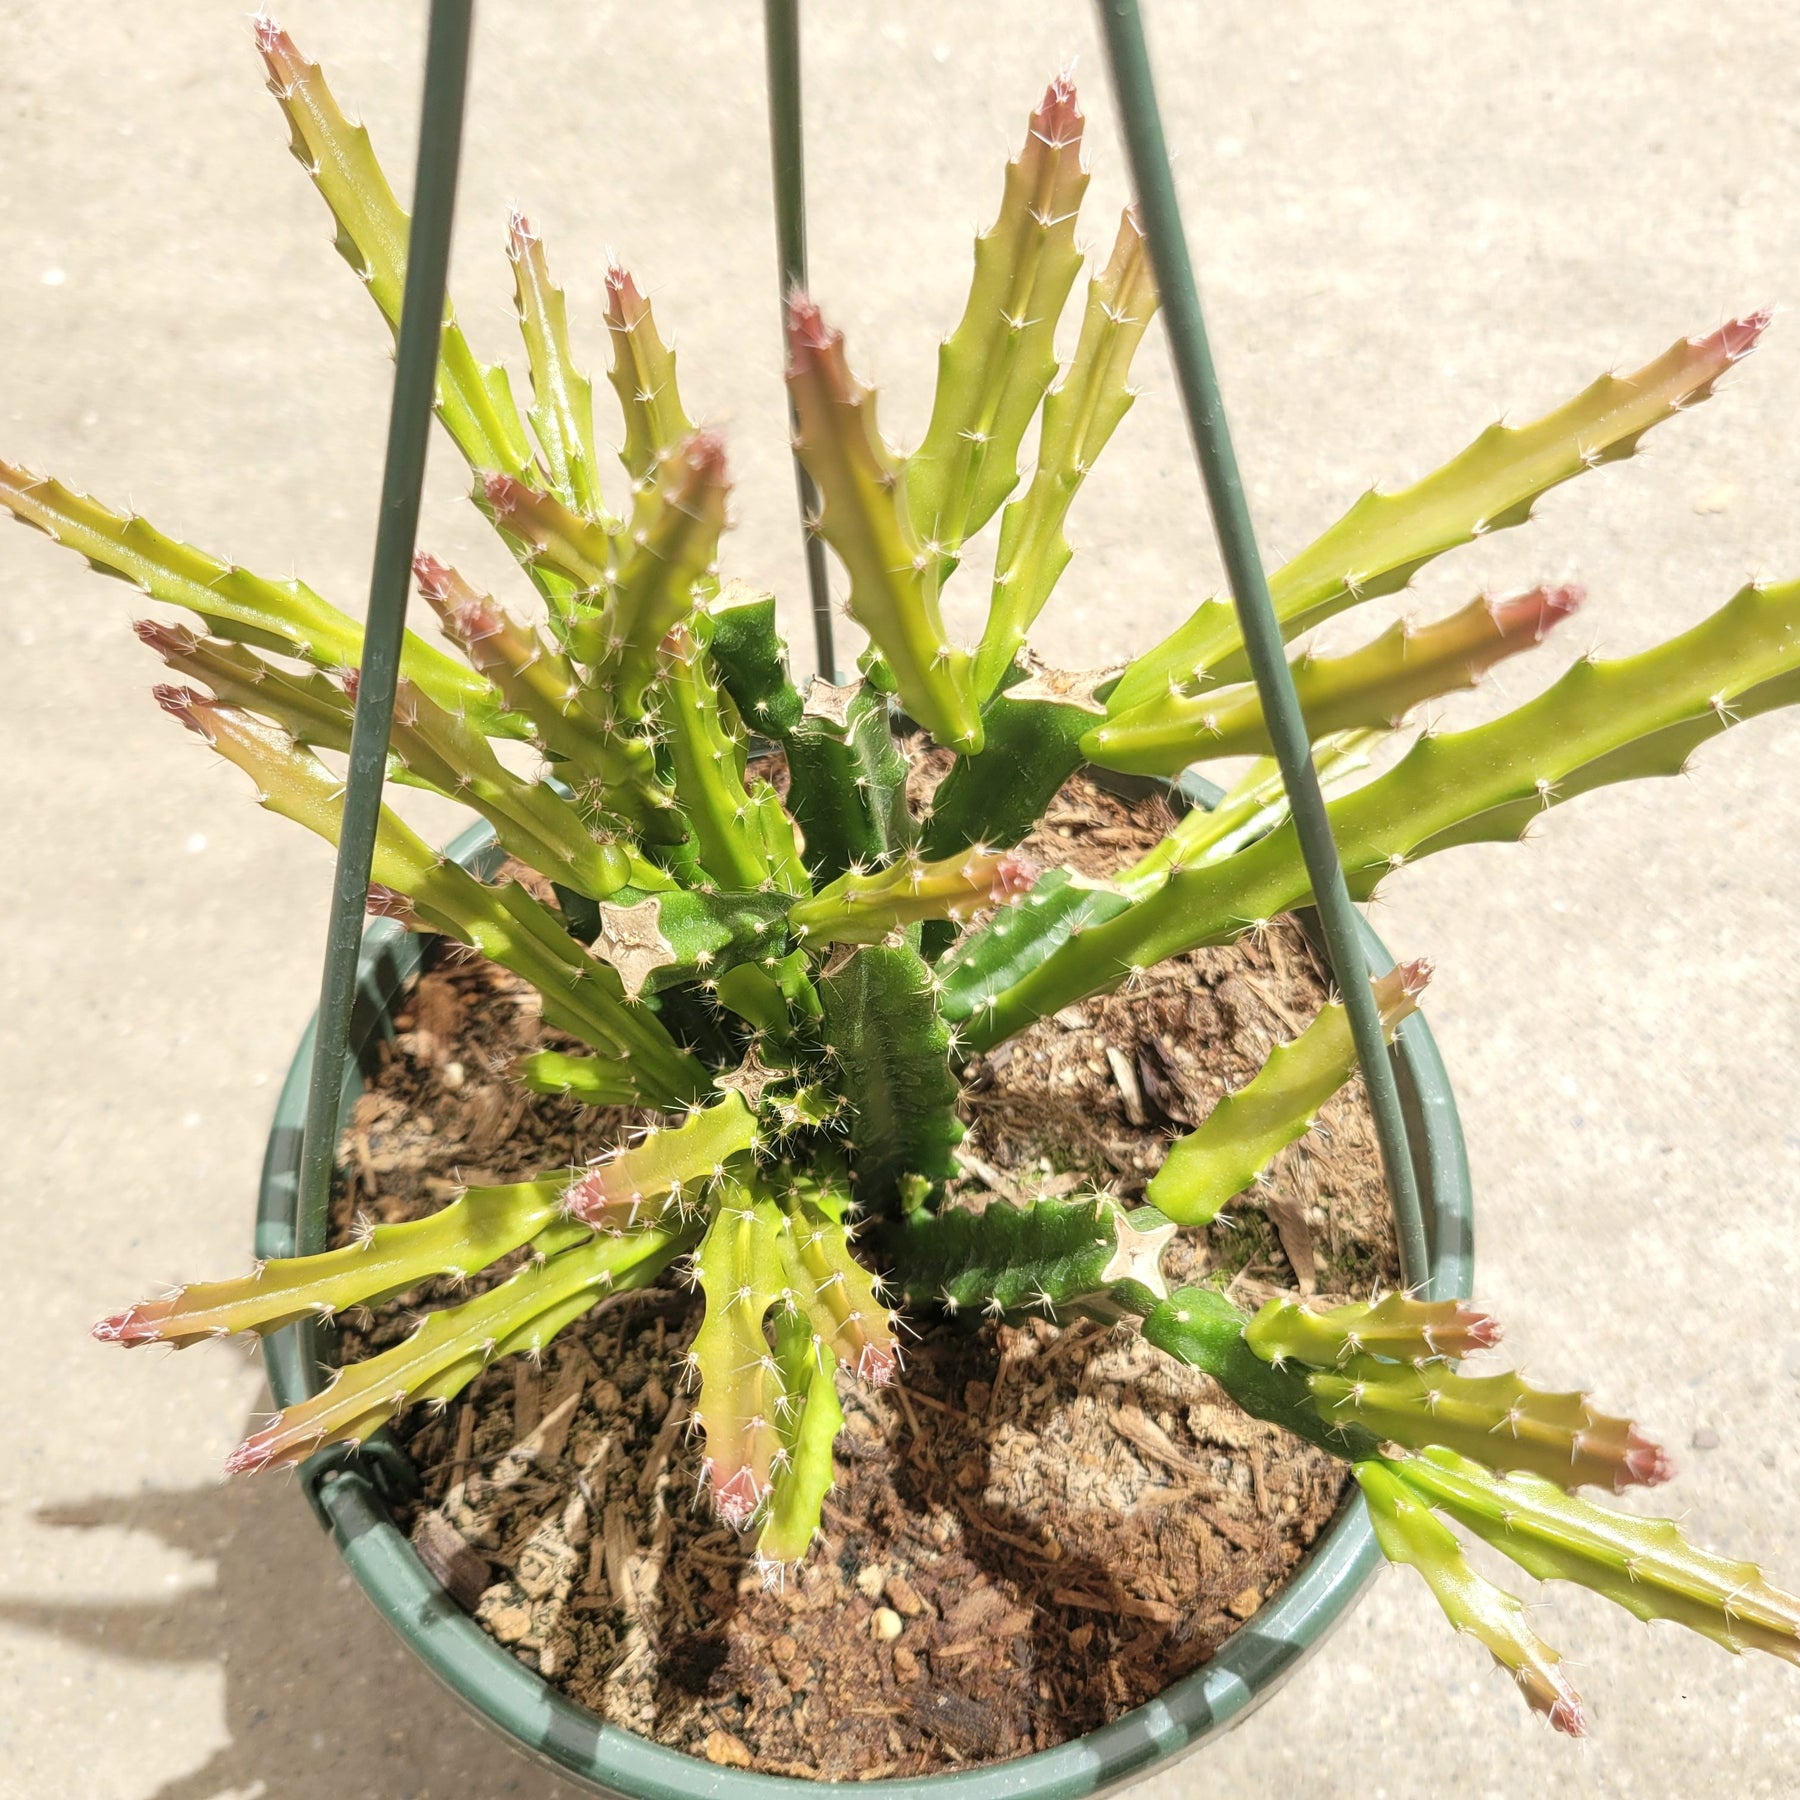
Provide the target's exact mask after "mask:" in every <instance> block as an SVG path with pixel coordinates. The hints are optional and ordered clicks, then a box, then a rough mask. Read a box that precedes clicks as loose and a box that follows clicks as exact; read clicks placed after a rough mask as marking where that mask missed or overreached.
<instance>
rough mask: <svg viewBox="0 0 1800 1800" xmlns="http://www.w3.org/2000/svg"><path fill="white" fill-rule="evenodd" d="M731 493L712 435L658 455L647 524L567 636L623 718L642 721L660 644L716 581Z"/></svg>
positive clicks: (645, 508)
mask: <svg viewBox="0 0 1800 1800" xmlns="http://www.w3.org/2000/svg"><path fill="white" fill-rule="evenodd" d="M730 491H731V483H730V480H729V478H728V477H727V475H726V472H725V444H724V440H723V439H722V438H720V437H719V436H718V434H717V433H716V432H711V431H696V432H694V433H692V434H691V435H690V436H688V437H685V438H683V439H682V440H681V442H680V443H679V444H678V445H677V446H676V447H675V448H674V449H673V450H669V451H665V452H664V453H663V454H662V455H661V456H659V457H658V458H657V461H656V464H655V468H654V474H653V477H652V481H651V485H650V486H649V488H648V489H647V490H646V492H645V495H644V497H643V501H642V503H641V505H640V508H639V510H640V513H641V514H642V515H643V520H644V522H643V523H641V524H639V525H636V526H634V528H633V532H632V548H631V552H630V554H629V555H628V556H627V557H626V558H625V560H624V562H623V563H622V565H621V566H620V568H619V571H618V574H617V577H616V579H615V580H614V583H613V587H612V593H611V597H610V599H609V601H608V603H607V607H606V610H605V612H604V613H602V614H601V615H600V616H599V617H598V618H597V619H584V620H582V621H581V622H580V624H579V625H578V626H577V627H576V628H575V630H574V631H573V633H572V634H571V638H570V642H571V643H572V644H573V646H574V648H575V652H576V654H577V656H579V657H580V658H581V659H582V660H583V661H584V662H587V663H589V664H591V665H592V668H593V672H592V679H593V681H594V682H595V684H596V685H597V686H599V687H602V688H604V689H605V691H606V693H607V697H608V700H609V701H610V703H611V706H612V708H613V709H614V711H615V712H616V713H618V714H619V715H621V716H623V717H625V718H628V719H634V718H637V717H640V716H641V715H642V713H643V711H644V695H645V690H646V689H647V688H648V687H649V685H650V683H651V680H652V679H653V678H654V676H655V674H656V671H657V658H658V653H659V651H660V649H661V647H662V643H663V639H664V638H665V637H666V636H667V635H668V634H669V632H671V631H672V630H674V629H675V627H676V626H678V625H681V624H683V623H685V622H686V621H687V620H688V619H689V618H691V617H692V615H693V613H694V609H695V607H696V606H697V605H698V603H699V602H700V601H701V599H702V598H703V597H704V595H705V594H706V592H707V591H708V590H709V588H710V586H711V584H712V583H713V581H714V578H715V577H714V570H715V567H716V565H717V562H718V555H719V537H720V534H721V533H722V532H723V531H724V529H725V499H726V496H727V495H728V494H729V493H730Z"/></svg>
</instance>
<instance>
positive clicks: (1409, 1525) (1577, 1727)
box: [1355, 1462, 1587, 1737]
mask: <svg viewBox="0 0 1800 1800" xmlns="http://www.w3.org/2000/svg"><path fill="white" fill-rule="evenodd" d="M1355 1475H1356V1479H1357V1482H1358V1484H1359V1485H1360V1486H1361V1488H1362V1491H1363V1498H1364V1499H1365V1500H1367V1501H1368V1504H1369V1518H1370V1521H1371V1522H1372V1523H1373V1525H1374V1527H1375V1540H1376V1542H1377V1543H1379V1544H1380V1545H1381V1551H1382V1554H1383V1555H1384V1556H1385V1557H1386V1558H1387V1559H1388V1561H1389V1562H1391V1563H1399V1564H1403V1565H1405V1566H1407V1567H1410V1568H1414V1569H1417V1570H1418V1571H1419V1573H1420V1575H1421V1576H1423V1577H1424V1580H1425V1585H1426V1586H1427V1587H1428V1588H1430V1589H1431V1595H1432V1598H1433V1599H1434V1600H1436V1601H1437V1603H1438V1605H1439V1606H1441V1607H1442V1608H1443V1609H1444V1616H1445V1617H1446V1618H1447V1619H1448V1620H1449V1621H1450V1623H1451V1624H1452V1625H1454V1626H1455V1627H1456V1629H1457V1630H1458V1631H1466V1632H1467V1633H1468V1634H1469V1635H1470V1636H1471V1637H1473V1638H1475V1639H1476V1640H1477V1641H1478V1642H1479V1643H1481V1644H1482V1645H1484V1646H1485V1647H1486V1649H1487V1650H1488V1652H1489V1654H1490V1655H1492V1657H1493V1659H1494V1661H1495V1662H1497V1663H1498V1664H1499V1665H1500V1667H1501V1668H1503V1669H1504V1670H1505V1671H1506V1672H1507V1674H1508V1675H1510V1676H1511V1677H1512V1679H1513V1681H1514V1682H1515V1683H1516V1684H1517V1686H1518V1689H1519V1694H1520V1696H1521V1697H1522V1698H1523V1700H1524V1701H1525V1704H1526V1705H1527V1706H1529V1707H1530V1708H1531V1710H1532V1711H1533V1712H1535V1713H1540V1714H1542V1715H1543V1717H1545V1718H1546V1719H1548V1720H1549V1721H1550V1723H1551V1724H1552V1725H1553V1726H1555V1727H1556V1729H1557V1730H1558V1731H1562V1732H1567V1733H1568V1735H1569V1736H1570V1737H1584V1736H1585V1735H1586V1734H1587V1720H1586V1718H1585V1716H1584V1714H1583V1712H1582V1708H1581V1696H1580V1695H1579V1694H1578V1693H1576V1691H1575V1689H1574V1687H1573V1686H1572V1685H1571V1684H1570V1682H1569V1678H1568V1676H1567V1675H1565V1674H1564V1673H1563V1669H1562V1657H1561V1656H1560V1655H1559V1654H1558V1653H1557V1652H1556V1651H1555V1650H1553V1649H1551V1647H1550V1646H1549V1645H1548V1644H1546V1643H1545V1642H1544V1640H1543V1639H1542V1638H1540V1637H1539V1636H1538V1635H1537V1633H1536V1632H1535V1631H1533V1630H1532V1629H1531V1626H1530V1625H1529V1623H1527V1621H1526V1617H1525V1608H1524V1607H1523V1606H1522V1605H1521V1604H1520V1603H1519V1602H1518V1601H1517V1600H1516V1599H1514V1598H1513V1596H1512V1595H1511V1594H1508V1593H1505V1592H1503V1591H1502V1590H1501V1589H1499V1588H1497V1587H1495V1586H1494V1585H1493V1583H1492V1582H1490V1581H1487V1580H1486V1579H1484V1578H1483V1577H1482V1576H1480V1575H1478V1574H1477V1573H1476V1572H1475V1570H1474V1569H1473V1568H1471V1567H1470V1565H1469V1560H1468V1558H1467V1557H1466V1556H1464V1555H1463V1552H1462V1546H1461V1545H1460V1544H1458V1543H1457V1541H1456V1538H1455V1536H1454V1534H1453V1533H1452V1532H1451V1531H1450V1529H1449V1528H1448V1527H1447V1526H1446V1525H1444V1524H1443V1522H1442V1521H1441V1520H1439V1519H1437V1518H1436V1517H1435V1516H1434V1515H1433V1514H1432V1511H1431V1508H1430V1507H1429V1506H1427V1505H1425V1504H1424V1502H1423V1501H1422V1500H1421V1499H1420V1498H1419V1496H1418V1495H1417V1494H1415V1493H1414V1492H1413V1491H1412V1489H1411V1488H1410V1487H1408V1486H1407V1485H1406V1483H1405V1482H1403V1481H1400V1480H1399V1479H1397V1478H1396V1476H1395V1475H1394V1473H1393V1471H1392V1470H1390V1469H1389V1468H1387V1467H1386V1466H1385V1465H1383V1464H1381V1463H1378V1462H1359V1463H1358V1464H1356V1467H1355Z"/></svg>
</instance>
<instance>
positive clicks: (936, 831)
mask: <svg viewBox="0 0 1800 1800" xmlns="http://www.w3.org/2000/svg"><path fill="white" fill-rule="evenodd" d="M1105 715H1106V709H1105V708H1104V707H1103V706H1101V705H1100V703H1099V702H1098V701H1097V700H1094V699H1093V698H1092V685H1091V681H1090V680H1089V679H1088V678H1087V677H1083V676H1078V675H1066V674H1064V673H1062V672H1061V671H1060V670H1053V669H1037V670H1034V671H1033V672H1032V673H1031V674H1030V676H1029V677H1028V678H1027V679H1026V680H1024V681H1022V682H1020V683H1019V684H1018V685H1017V686H1015V687H1011V688H1008V689H1005V690H1004V691H1002V692H1000V693H998V694H996V695H995V696H994V697H993V699H991V700H990V701H988V703H987V704H986V706H984V707H983V708H982V709H981V729H982V748H981V754H980V755H979V756H959V757H958V758H957V759H956V761H955V763H954V764H953V765H952V767H951V769H950V773H949V774H948V775H946V776H945V777H944V779H943V781H942V782H940V783H939V785H938V789H937V792H936V793H935V794H933V795H932V797H931V812H930V815H929V817H928V818H927V819H926V821H925V827H924V832H923V836H922V840H921V841H922V845H923V848H924V851H925V854H926V855H927V856H930V857H938V856H950V855H953V854H954V853H955V852H956V851H958V850H961V849H963V848H964V847H965V846H966V845H969V844H992V845H999V846H1002V847H1006V846H1010V845H1013V844H1016V843H1018V842H1019V841H1020V840H1021V839H1022V838H1024V837H1026V836H1028V835H1029V834H1030V833H1031V832H1032V831H1033V830H1034V829H1035V828H1036V826H1037V823H1038V821H1039V820H1040V819H1041V818H1042V817H1043V816H1044V809H1045V807H1047V806H1048V805H1049V804H1050V802H1051V800H1052V799H1054V798H1055V796H1056V793H1057V791H1058V790H1059V789H1060V788H1061V787H1062V785H1063V783H1064V782H1065V781H1067V780H1068V779H1069V777H1070V776H1071V775H1073V774H1074V773H1075V771H1076V769H1078V768H1079V767H1080V766H1081V762H1082V753H1081V739H1082V734H1083V733H1084V732H1086V731H1088V730H1090V729H1091V728H1092V727H1093V725H1094V724H1095V722H1096V720H1097V719H1103V718H1104V717H1105Z"/></svg>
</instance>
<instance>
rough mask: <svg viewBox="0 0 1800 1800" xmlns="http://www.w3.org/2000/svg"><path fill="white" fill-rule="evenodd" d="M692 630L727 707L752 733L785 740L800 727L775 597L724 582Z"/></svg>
mask: <svg viewBox="0 0 1800 1800" xmlns="http://www.w3.org/2000/svg"><path fill="white" fill-rule="evenodd" d="M696 623H697V625H698V626H699V627H700V628H701V629H702V630H703V632H704V636H705V641H706V648H707V653H708V654H709V655H710V656H711V657H712V660H713V666H714V668H716V669H717V670H718V674H719V680H720V682H721V683H722V684H723V686H724V688H725V691H726V693H728V694H729V695H730V696H731V698H732V702H733V703H734V704H735V705H736V707H737V709H738V712H739V714H740V715H741V716H742V717H743V720H744V723H745V724H746V725H748V726H749V727H750V729H751V730H752V731H760V732H762V733H763V734H764V735H765V736H767V737H771V738H785V737H786V736H787V735H788V733H789V732H791V731H792V730H793V729H794V727H795V726H796V725H798V724H799V723H800V705H801V702H800V692H799V690H798V689H797V688H796V687H795V686H794V683H793V680H792V678H791V677H790V676H789V674H788V660H787V642H786V640H785V639H784V638H783V637H782V635H781V632H780V631H779V630H778V629H777V627H776V623H775V596H774V595H773V594H765V593H763V592H762V591H761V590H760V589H759V588H755V587H752V586H751V585H750V583H749V582H747V581H728V582H726V583H725V585H724V586H723V587H721V588H720V589H719V591H718V592H717V593H716V594H714V595H713V596H712V597H711V598H710V599H709V600H708V601H707V602H706V605H705V607H704V608H703V609H702V612H701V613H700V615H699V618H698V619H697V621H696Z"/></svg>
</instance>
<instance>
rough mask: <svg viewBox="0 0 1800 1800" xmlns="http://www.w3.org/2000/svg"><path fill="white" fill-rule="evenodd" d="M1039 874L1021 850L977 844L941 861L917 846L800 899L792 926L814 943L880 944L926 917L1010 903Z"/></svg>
mask: <svg viewBox="0 0 1800 1800" xmlns="http://www.w3.org/2000/svg"><path fill="white" fill-rule="evenodd" d="M1037 876H1038V866H1037V864H1036V863H1034V862H1033V861H1032V860H1031V858H1030V857H1028V856H1021V855H1020V854H1019V853H1018V852H1017V851H1016V850H989V849H987V848H986V847H985V846H983V845H976V846H975V847H973V848H972V849H968V850H962V851H958V852H957V854H956V855H954V856H946V857H943V858H940V859H939V860H938V861H936V862H927V861H926V860H925V859H924V858H923V857H922V856H920V855H918V854H917V852H909V853H908V854H907V855H905V856H903V857H901V859H900V860H899V861H898V862H896V863H893V864H891V865H890V866H889V867H887V868H885V869H878V870H875V871H873V872H871V873H862V872H859V871H857V870H852V871H851V872H850V873H849V874H847V875H840V876H839V877H838V879H837V880H836V881H834V882H832V883H831V884H830V885H829V886H828V887H824V888H821V889H820V890H819V891H818V893H816V894H814V895H813V896H812V897H811V898H810V899H806V900H800V901H796V902H795V904H794V906H793V907H792V909H791V910H790V911H789V913H788V927H789V929H790V930H791V931H792V932H793V934H794V936H795V937H796V938H797V939H800V940H803V941H805V942H807V943H809V944H878V943H880V942H881V941H882V940H883V939H884V938H886V937H887V936H888V934H889V933H890V932H893V931H897V930H899V929H900V928H901V927H902V926H905V925H913V924H917V923H918V922H919V921H920V920H922V919H953V920H963V919H968V918H972V917H973V916H974V915H975V914H976V913H977V912H980V911H982V910H983V909H984V908H987V907H991V906H1004V905H1005V904H1006V903H1007V901H1009V900H1011V899H1012V898H1013V897H1014V896H1015V895H1018V894H1022V893H1024V891H1025V890H1026V889H1027V888H1029V887H1030V886H1031V884H1032V882H1033V881H1035V880H1036V879H1037Z"/></svg>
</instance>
